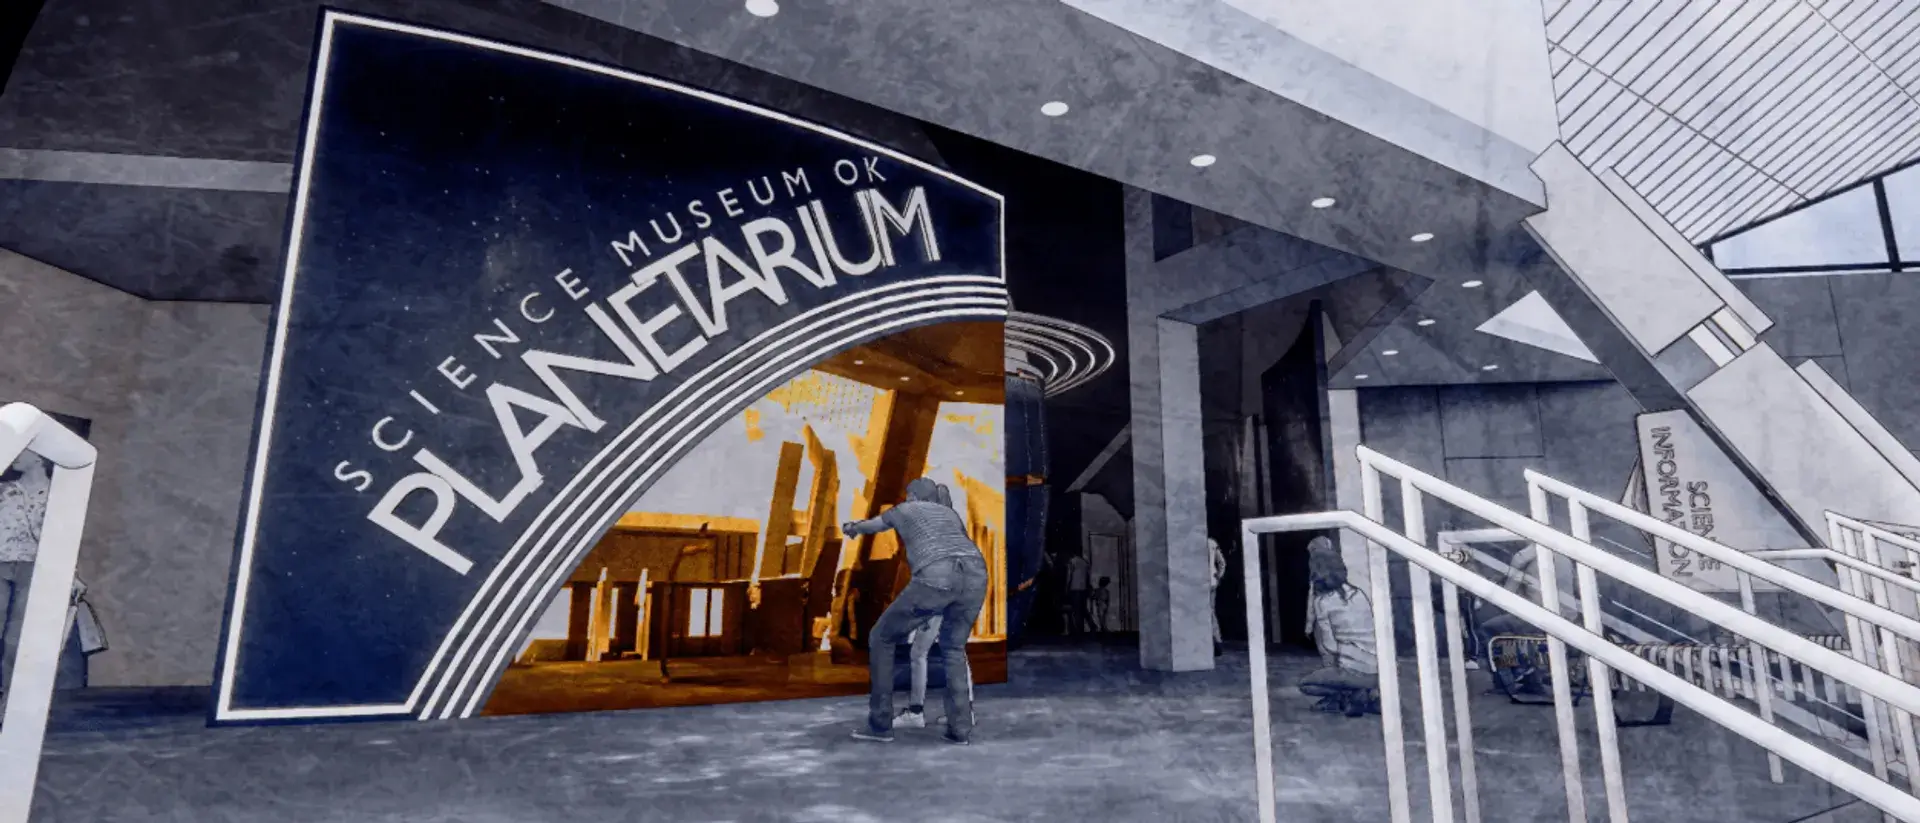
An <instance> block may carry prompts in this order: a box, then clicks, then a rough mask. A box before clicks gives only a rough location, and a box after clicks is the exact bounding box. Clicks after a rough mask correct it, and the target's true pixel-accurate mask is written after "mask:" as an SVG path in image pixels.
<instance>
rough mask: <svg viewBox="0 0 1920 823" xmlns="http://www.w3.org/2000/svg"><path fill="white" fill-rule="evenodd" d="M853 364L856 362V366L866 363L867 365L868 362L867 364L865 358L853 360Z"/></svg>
mask: <svg viewBox="0 0 1920 823" xmlns="http://www.w3.org/2000/svg"><path fill="white" fill-rule="evenodd" d="M853 364H854V365H856V366H864V365H866V364H867V361H865V360H855V361H853Z"/></svg>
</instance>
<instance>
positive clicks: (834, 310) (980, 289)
mask: <svg viewBox="0 0 1920 823" xmlns="http://www.w3.org/2000/svg"><path fill="white" fill-rule="evenodd" d="M940 284H954V285H940ZM954 293H962V294H965V293H971V294H978V295H988V296H992V297H995V298H997V299H1001V300H1004V299H1005V294H1006V289H1005V287H1004V286H1003V285H1001V283H1000V282H999V280H998V279H996V278H990V277H979V276H966V275H948V276H942V277H928V278H922V279H919V280H914V281H909V282H905V283H896V284H890V285H887V286H882V287H879V288H876V289H873V290H870V291H867V292H862V293H860V294H854V295H848V296H846V297H842V298H840V299H838V300H835V301H833V302H831V303H827V304H825V305H822V306H820V307H818V308H815V309H812V310H810V311H808V312H806V313H804V314H801V315H799V316H796V317H793V318H790V319H788V320H787V321H785V322H783V323H781V324H780V325H778V326H775V327H773V328H771V329H768V330H767V331H764V332H761V333H760V334H759V335H756V336H755V337H753V338H752V339H750V340H748V341H747V342H746V343H744V344H742V345H741V346H740V347H739V348H736V349H734V350H733V351H730V352H728V353H727V354H726V355H724V356H722V357H721V358H720V359H718V360H716V361H714V362H713V363H710V364H708V365H707V366H706V367H704V368H702V369H701V370H700V371H698V372H696V373H695V374H694V375H693V376H692V377H690V378H688V379H687V380H686V381H684V382H682V383H681V384H680V385H679V386H676V387H675V388H674V390H673V391H672V392H670V393H669V394H668V395H667V396H666V397H664V398H662V399H661V400H660V401H659V402H657V403H655V404H654V405H653V407H652V408H650V409H648V410H647V411H646V412H645V413H643V414H642V415H641V416H640V417H638V418H636V419H635V420H634V421H633V422H632V423H630V424H628V426H627V428H626V429H625V430H623V431H622V432H621V433H620V434H619V435H618V436H617V437H615V438H614V439H613V440H612V441H610V442H609V443H608V444H607V445H606V446H605V447H604V448H602V449H601V450H600V451H599V452H598V453H597V454H595V455H594V456H593V458H592V459H591V460H589V461H587V464H586V465H585V466H583V467H582V468H581V470H580V471H579V472H577V473H576V474H575V475H574V477H573V479H571V480H570V481H568V483H567V485H566V486H565V487H564V488H562V489H561V491H560V493H559V494H556V495H554V498H553V499H552V500H551V501H549V502H548V503H547V505H546V506H545V507H544V508H542V509H541V511H540V514H539V515H538V516H536V517H535V518H534V519H533V520H532V521H531V522H530V523H529V524H528V526H527V528H526V529H525V530H524V531H523V532H522V533H521V535H520V538H519V539H518V540H516V541H515V542H514V546H513V548H512V549H510V550H508V552H507V554H506V555H505V556H503V557H502V558H501V559H500V560H498V561H496V562H495V564H494V567H493V570H492V571H491V572H490V573H489V574H488V575H487V579H486V581H485V582H483V583H482V584H481V587H480V589H479V590H478V591H477V592H476V593H475V595H474V596H473V598H472V599H471V600H469V601H468V604H467V607H466V608H465V609H464V610H463V611H462V612H461V615H460V617H459V619H458V620H456V621H455V622H454V625H453V627H452V628H451V629H450V630H449V631H448V633H447V636H446V637H445V638H444V639H443V640H442V641H441V645H440V648H439V650H437V651H436V652H435V653H434V656H433V659H432V660H431V661H429V663H428V665H427V668H426V669H425V670H424V671H423V672H422V673H421V679H420V681H419V683H418V684H417V685H416V686H415V688H414V699H413V700H409V701H408V705H407V709H406V711H409V712H411V711H413V710H414V709H415V708H416V707H419V706H420V704H419V703H418V702H417V701H418V697H419V695H420V694H421V693H422V690H423V689H424V688H425V687H426V686H427V685H428V684H430V683H431V684H432V685H433V692H432V695H431V696H430V697H429V698H428V699H427V702H426V705H425V707H424V708H422V709H421V711H422V715H423V716H425V715H426V714H429V713H431V712H432V711H433V710H434V707H436V706H438V705H440V703H441V700H442V698H443V697H444V696H445V693H446V688H447V685H448V683H449V682H450V680H449V675H448V674H447V673H446V672H444V671H442V670H441V668H440V667H441V664H442V663H443V662H444V663H446V665H447V666H448V669H449V670H450V669H452V668H454V667H457V666H459V665H461V663H462V662H464V661H465V660H467V655H468V653H469V651H470V650H471V649H472V647H473V642H474V640H475V637H476V635H475V633H474V632H469V631H467V629H468V624H469V621H471V620H473V619H474V618H475V616H476V609H480V608H481V607H482V605H483V604H484V611H480V612H478V613H477V614H478V619H479V621H480V624H482V625H487V624H491V623H492V622H493V613H494V611H495V610H497V609H498V607H499V597H498V595H497V594H495V593H494V592H493V590H494V588H495V586H496V585H502V586H512V585H513V584H514V581H516V580H518V579H519V578H520V576H521V575H522V574H524V573H525V571H526V561H525V560H522V562H521V563H520V564H519V565H518V566H517V567H514V568H513V571H512V573H511V575H510V576H509V577H508V578H507V580H506V581H505V582H502V580H501V575H502V574H503V573H504V572H506V570H507V569H508V568H509V567H510V566H512V565H513V560H514V558H515V557H517V556H519V555H520V554H521V553H522V552H523V551H525V550H526V549H527V548H528V545H529V541H531V540H534V537H533V535H534V534H535V532H537V531H539V530H540V528H541V526H542V525H543V524H545V525H546V530H545V532H544V533H541V535H540V537H539V538H538V541H540V542H544V541H546V540H548V539H550V538H551V537H552V536H553V533H554V531H555V530H556V529H558V528H560V526H561V525H563V524H564V523H565V521H566V520H567V519H568V518H570V517H572V516H573V514H574V512H575V511H576V510H577V509H578V502H577V495H581V494H586V493H587V490H584V489H582V484H596V483H597V482H598V481H597V480H596V478H598V477H600V476H601V475H602V473H603V470H602V469H597V468H596V467H597V466H599V465H600V464H602V463H603V462H605V461H606V460H608V459H609V458H610V456H612V455H614V454H615V453H616V452H618V453H619V457H618V458H614V459H620V460H624V459H626V458H627V457H628V456H630V455H631V454H632V452H633V450H634V448H637V446H627V448H626V449H625V450H624V451H621V447H622V446H623V445H625V444H627V443H628V442H629V441H631V440H632V439H633V438H634V437H635V436H636V435H637V434H638V433H639V432H640V430H641V429H642V428H644V427H647V426H649V425H650V424H653V428H652V429H648V431H647V433H646V434H645V435H641V436H643V437H645V436H651V434H652V433H653V431H655V430H657V429H658V425H657V424H655V421H656V420H658V419H659V417H660V415H662V414H663V413H666V412H667V410H668V409H680V408H684V405H685V403H686V402H688V396H689V395H692V394H695V393H696V392H706V391H711V390H714V389H717V388H724V387H725V385H727V384H726V383H725V382H721V381H726V380H729V379H731V378H732V377H733V376H734V375H736V374H738V373H739V372H740V371H741V370H742V369H744V368H747V367H749V366H752V365H754V364H755V363H757V362H760V361H762V360H764V359H765V358H768V357H773V356H777V355H779V354H780V352H779V351H777V350H779V349H790V348H791V347H792V346H793V345H795V344H797V343H799V342H802V341H804V340H805V339H807V338H808V337H809V336H810V335H813V334H817V331H816V330H817V329H819V328H821V327H823V326H826V325H828V324H831V323H833V322H835V321H837V320H840V319H842V318H845V317H847V316H849V315H852V314H857V313H861V312H871V310H872V309H873V308H874V307H875V306H886V305H891V304H897V303H900V302H902V301H912V300H918V299H922V298H925V297H930V296H934V295H945V294H954ZM716 373H718V377H717V379H716V377H715V375H716ZM569 501H574V502H572V503H571V504H570V503H569ZM562 507H565V508H564V510H563V509H562ZM556 515H557V519H556ZM456 642H458V643H459V648H458V650H457V651H454V653H453V656H452V657H451V658H448V657H447V653H448V651H449V650H450V649H451V648H452V646H453V644H454V643H456Z"/></svg>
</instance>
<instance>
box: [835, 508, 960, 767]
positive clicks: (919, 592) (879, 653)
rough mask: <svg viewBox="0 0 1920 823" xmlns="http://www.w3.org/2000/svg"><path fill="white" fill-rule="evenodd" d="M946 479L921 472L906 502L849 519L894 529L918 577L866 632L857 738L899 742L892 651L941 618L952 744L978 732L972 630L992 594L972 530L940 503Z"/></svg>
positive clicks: (849, 530)
mask: <svg viewBox="0 0 1920 823" xmlns="http://www.w3.org/2000/svg"><path fill="white" fill-rule="evenodd" d="M940 498H941V492H940V484H939V483H936V482H934V481H933V480H932V479H929V478H925V477H922V478H919V479H916V480H914V481H913V482H911V483H908V484H907V499H906V502H903V503H901V504H900V505H897V506H894V507H893V508H891V509H888V510H887V511H886V512H885V513H884V514H881V515H880V516H879V517H875V518H873V519H871V520H862V521H859V522H854V523H847V524H845V525H844V526H842V527H841V530H842V531H844V532H846V534H847V535H849V536H858V535H868V534H878V533H880V532H883V531H887V530H893V531H894V532H895V533H897V534H898V535H899V537H900V546H901V551H902V552H903V553H904V554H905V555H906V558H907V568H908V569H909V570H910V572H911V573H912V579H911V580H910V581H909V582H908V583H907V587H906V588H905V589H903V590H901V592H900V596H899V597H896V598H894V600H893V602H892V603H891V604H889V605H888V606H887V610H886V611H885V612H882V613H881V614H880V619H879V620H876V621H874V624H873V628H872V629H870V630H868V632H867V675H868V687H869V693H868V696H867V724H866V726H865V727H864V728H861V729H859V730H856V731H855V732H854V733H853V736H854V737H855V738H856V739H859V740H872V741H877V742H891V741H892V740H893V720H894V714H893V655H894V647H895V646H898V645H900V644H901V643H903V642H905V641H906V639H907V635H908V633H909V632H911V631H913V629H914V627H915V626H918V625H920V624H921V623H924V622H925V621H927V620H928V619H929V618H931V617H934V616H936V615H938V616H939V617H940V619H941V620H940V632H939V638H940V640H939V642H940V652H941V654H942V655H943V656H944V659H945V660H946V665H947V688H946V698H947V733H946V740H947V742H949V743H957V744H960V745H963V746H964V745H966V744H967V743H968V741H969V739H970V738H971V736H972V734H973V697H972V691H973V683H972V679H973V678H972V675H971V673H970V672H969V670H968V666H967V636H968V635H970V634H971V633H972V632H973V623H974V621H975V620H977V619H978V618H979V617H980V609H981V607H982V606H983V605H984V604H985V603H986V598H987V561H986V558H985V557H984V556H982V555H981V553H980V547H978V546H976V545H974V544H973V539H972V538H970V537H968V536H967V528H966V522H965V521H964V520H962V519H961V518H960V513H959V512H956V511H954V510H953V507H952V506H949V505H942V504H941V503H940Z"/></svg>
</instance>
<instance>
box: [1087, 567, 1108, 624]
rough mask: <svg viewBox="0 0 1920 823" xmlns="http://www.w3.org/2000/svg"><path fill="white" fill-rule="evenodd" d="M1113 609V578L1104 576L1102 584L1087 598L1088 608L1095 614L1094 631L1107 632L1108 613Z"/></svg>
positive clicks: (1101, 579)
mask: <svg viewBox="0 0 1920 823" xmlns="http://www.w3.org/2000/svg"><path fill="white" fill-rule="evenodd" d="M1112 607H1113V578H1111V577H1105V576H1102V577H1101V578H1100V584H1099V585H1097V586H1095V587H1094V588H1093V594H1091V595H1088V596H1087V608H1089V609H1090V610H1092V612H1093V630H1094V631H1097V632H1105V631H1106V630H1107V612H1108V610H1109V609H1111V608H1112Z"/></svg>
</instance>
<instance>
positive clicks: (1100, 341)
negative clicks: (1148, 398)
mask: <svg viewBox="0 0 1920 823" xmlns="http://www.w3.org/2000/svg"><path fill="white" fill-rule="evenodd" d="M1096 346H1097V347H1098V349H1099V350H1098V351H1096V350H1095V347H1096ZM1007 348H1008V349H1009V350H1010V351H1013V352H1017V353H1019V354H1021V355H1024V356H1025V357H1027V358H1030V359H1029V360H1028V361H1027V362H1024V363H1023V362H1020V361H1019V360H1017V359H1011V358H1010V359H1009V361H1008V362H1010V363H1013V364H1014V367H1013V369H1012V370H1013V371H1014V372H1016V373H1019V374H1021V375H1022V376H1025V377H1028V378H1030V379H1035V380H1038V381H1039V382H1040V383H1041V385H1042V386H1043V387H1044V390H1045V391H1046V394H1047V396H1048V397H1053V396H1056V395H1059V394H1061V393H1063V392H1067V391H1071V390H1073V389H1075V388H1078V387H1080V386H1083V385H1085V384H1086V383H1087V382H1088V381H1091V380H1093V379H1094V378H1095V377H1098V376H1100V375H1101V374H1102V373H1104V372H1106V370H1107V369H1108V368H1110V367H1112V366H1113V364H1114V362H1115V360H1116V359H1117V355H1116V353H1115V352H1114V349H1113V344H1112V343H1109V342H1107V339H1106V337H1104V336H1102V335H1101V334H1100V333H1099V332H1096V331H1094V330H1092V329H1090V328H1087V327H1085V326H1082V325H1079V324H1077V323H1069V322H1067V321H1065V320H1059V319H1056V318H1052V317H1046V316H1043V315H1037V314H1028V313H1025V312H1011V313H1009V314H1008V316H1007Z"/></svg>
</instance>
